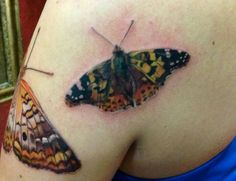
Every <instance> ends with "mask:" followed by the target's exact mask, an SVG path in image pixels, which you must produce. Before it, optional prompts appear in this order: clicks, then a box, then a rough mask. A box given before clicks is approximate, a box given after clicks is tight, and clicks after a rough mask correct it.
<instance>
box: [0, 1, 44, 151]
mask: <svg viewBox="0 0 236 181" xmlns="http://www.w3.org/2000/svg"><path fill="white" fill-rule="evenodd" d="M45 2H46V0H0V146H1V142H2V137H3V132H4V128H5V125H6V120H7V115H8V111H9V107H10V103H11V99H12V95H13V91H14V88H15V84H16V80H17V75H18V73H19V68H20V64H21V62H22V57H23V54H24V53H25V52H26V50H27V47H28V45H29V43H30V39H31V36H32V34H33V31H34V29H35V26H36V24H37V22H38V19H39V17H40V14H41V12H42V10H43V7H44V4H45Z"/></svg>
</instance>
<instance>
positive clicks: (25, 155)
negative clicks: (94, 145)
mask: <svg viewBox="0 0 236 181" xmlns="http://www.w3.org/2000/svg"><path fill="white" fill-rule="evenodd" d="M15 95H16V96H15V100H13V102H12V105H11V108H10V113H9V116H8V122H7V127H6V130H5V135H4V142H3V148H4V150H5V151H6V152H10V151H11V150H13V151H14V153H15V154H16V156H17V157H18V158H19V160H20V161H22V162H23V163H26V164H27V165H29V166H31V167H35V168H42V169H49V170H52V171H54V172H56V173H64V172H73V171H75V170H77V169H78V168H80V166H81V164H80V161H79V160H78V159H77V158H76V156H75V154H74V153H73V151H72V150H71V148H70V147H69V146H68V145H67V144H66V142H65V141H64V140H63V138H62V137H61V136H60V134H59V133H58V132H57V130H56V129H55V128H54V127H53V126H52V124H51V123H50V121H49V119H48V117H47V115H46V114H45V112H44V111H43V109H42V107H41V105H40V103H39V102H38V100H37V99H36V97H35V96H34V93H33V91H32V90H31V88H30V87H29V85H28V84H27V82H26V81H25V80H23V79H21V81H20V84H19V86H18V88H17V90H16V93H15Z"/></svg>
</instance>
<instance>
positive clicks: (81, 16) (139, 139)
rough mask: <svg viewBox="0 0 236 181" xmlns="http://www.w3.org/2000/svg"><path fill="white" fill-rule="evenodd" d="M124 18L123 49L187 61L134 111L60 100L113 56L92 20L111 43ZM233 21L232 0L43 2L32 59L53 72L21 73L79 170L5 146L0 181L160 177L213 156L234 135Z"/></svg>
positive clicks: (235, 18) (235, 75)
mask: <svg viewBox="0 0 236 181" xmlns="http://www.w3.org/2000/svg"><path fill="white" fill-rule="evenodd" d="M131 20H135V24H134V25H133V27H132V29H131V30H130V33H129V35H128V36H127V38H126V39H125V41H124V43H123V46H122V47H123V48H124V50H125V51H126V52H129V51H131V50H142V49H150V48H165V47H168V48H177V49H183V50H185V51H187V52H188V53H189V54H190V55H191V60H190V63H189V64H188V66H187V67H185V68H183V69H179V70H177V71H176V72H175V73H174V74H173V75H171V77H170V78H169V79H168V80H167V81H166V84H165V86H163V87H162V88H161V89H160V91H159V92H158V95H157V96H156V97H154V98H152V99H150V100H149V101H147V102H146V103H145V104H143V105H142V106H140V107H137V108H134V109H129V110H127V111H121V112H119V113H106V112H102V111H101V110H99V109H98V108H97V107H95V106H91V105H80V106H77V107H73V108H69V107H68V106H66V105H65V103H64V96H65V94H66V92H67V91H68V90H69V88H70V86H71V85H72V84H73V83H75V82H76V81H77V80H78V79H79V77H80V76H81V75H82V74H84V73H85V72H86V71H87V70H89V69H90V68H92V67H93V66H95V65H97V64H98V63H100V62H102V61H104V60H107V59H108V58H110V57H111V55H112V49H113V47H112V46H111V45H109V44H108V43H107V42H105V41H104V40H103V39H102V38H101V37H99V36H97V35H96V34H95V33H94V32H93V31H91V27H94V28H96V30H98V31H99V32H100V33H102V34H103V35H105V36H106V37H108V38H109V40H111V41H112V42H115V43H116V42H117V43H118V42H119V41H120V40H121V38H122V37H123V35H124V33H125V32H126V30H127V28H128V26H129V24H130V21H131ZM235 22H236V3H235V1H234V0H231V1H227V2H226V1H223V0H222V1H220V0H214V1H213V0H212V1H207V2H206V1H199V0H198V1H197V0H191V1H189V0H178V1H166V0H159V1H156V0H149V1H145V0H130V1H125V0H119V1H115V0H114V1H113V0H100V1H92V0H81V1H78V0H69V1H64V0H57V1H56V0H50V1H47V3H46V5H45V9H44V11H43V13H42V16H41V18H40V21H39V23H38V26H37V27H41V32H40V36H39V37H38V41H37V44H36V45H35V49H34V52H33V53H32V57H31V60H30V62H29V65H30V67H34V68H38V69H41V70H46V71H52V72H53V73H54V76H52V77H48V76H46V75H42V74H38V73H36V72H34V71H27V72H26V73H25V75H24V79H25V80H27V82H28V84H29V85H30V86H31V88H32V89H33V91H34V93H35V96H36V97H37V99H38V100H39V102H40V103H41V106H42V107H43V109H44V111H45V112H46V113H47V115H48V117H49V119H50V122H51V123H52V124H53V125H54V126H55V127H56V128H57V130H58V131H59V133H60V134H61V135H62V136H63V138H64V139H65V140H66V141H67V143H68V144H69V145H70V146H71V147H72V148H73V150H74V152H75V154H76V155H77V156H78V157H79V159H80V160H81V162H82V168H81V169H80V170H78V171H76V172H74V173H70V174H63V175H56V174H55V173H52V172H50V171H45V170H37V169H34V168H30V167H28V166H26V165H24V164H22V163H21V162H19V161H18V160H17V158H16V157H15V156H14V154H13V153H12V154H11V155H7V154H5V153H4V151H3V150H2V153H1V160H0V180H9V181H17V180H24V181H31V180H34V181H38V180H42V178H43V180H44V181H49V180H50V181H51V180H58V181H64V180H67V181H69V180H70V181H73V180H82V181H91V180H95V181H109V180H111V179H112V177H113V175H114V174H115V172H116V170H117V169H121V170H122V171H124V172H126V173H128V174H130V175H134V176H138V177H143V178H162V177H168V176H174V175H177V174H181V173H184V172H186V171H189V170H191V169H193V168H195V167H197V166H199V165H201V164H203V163H204V162H206V161H207V160H209V159H210V158H212V157H213V156H215V155H216V154H217V153H219V152H220V151H221V150H223V149H224V148H225V146H226V145H228V144H229V143H230V141H231V140H232V138H233V137H234V136H235V133H236V126H235V125H236V119H235V117H236V111H235V107H236V96H235V95H236V86H235V82H236V71H235V66H236V60H235V57H236V51H235V49H236V43H235V42H236V36H235V32H236V24H235ZM36 29H37V28H36ZM31 46H32V43H31ZM26 56H27V55H26Z"/></svg>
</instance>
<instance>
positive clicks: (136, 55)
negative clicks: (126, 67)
mask: <svg viewBox="0 0 236 181" xmlns="http://www.w3.org/2000/svg"><path fill="white" fill-rule="evenodd" d="M129 57H130V63H131V64H132V66H134V67H135V68H136V69H137V70H138V71H141V72H142V73H143V75H144V76H145V77H146V78H147V79H149V80H150V81H151V82H153V83H157V84H159V85H161V84H163V83H164V82H165V80H166V78H167V76H168V75H170V74H171V72H172V71H173V70H174V69H177V68H180V67H183V66H185V65H186V64H187V63H188V61H189V58H190V56H189V54H188V53H187V52H184V51H180V50H173V49H151V50H145V51H134V52H130V53H129Z"/></svg>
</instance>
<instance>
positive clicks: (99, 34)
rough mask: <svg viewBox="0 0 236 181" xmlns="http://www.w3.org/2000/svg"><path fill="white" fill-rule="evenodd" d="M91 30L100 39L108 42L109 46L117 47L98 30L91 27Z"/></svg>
mask: <svg viewBox="0 0 236 181" xmlns="http://www.w3.org/2000/svg"><path fill="white" fill-rule="evenodd" d="M91 29H92V30H93V31H94V32H95V33H96V34H97V35H98V36H100V37H102V38H103V39H104V40H105V41H106V42H108V43H109V44H111V45H112V46H113V47H115V45H114V44H113V43H112V42H111V41H110V40H108V39H107V38H106V37H105V36H103V35H102V34H101V33H99V32H98V31H97V30H95V29H94V27H91Z"/></svg>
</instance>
